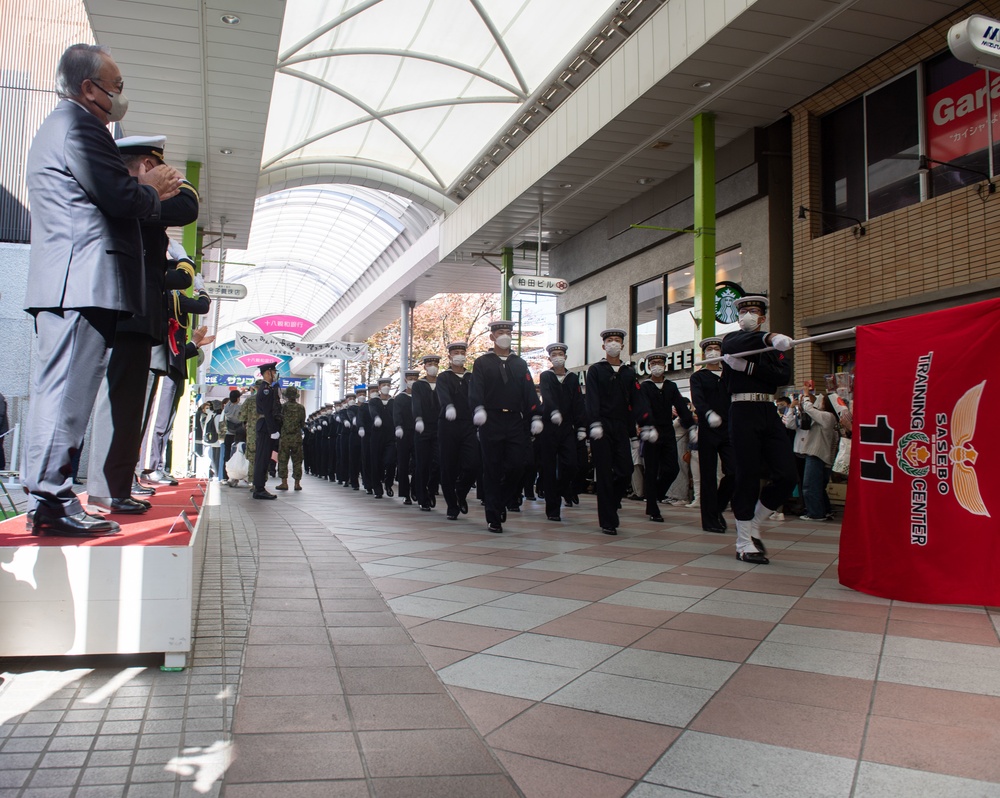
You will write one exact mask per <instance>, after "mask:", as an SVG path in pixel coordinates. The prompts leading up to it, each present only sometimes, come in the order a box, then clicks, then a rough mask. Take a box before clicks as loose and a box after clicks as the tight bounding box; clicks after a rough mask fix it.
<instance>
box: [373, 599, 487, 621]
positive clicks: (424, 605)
mask: <svg viewBox="0 0 1000 798" xmlns="http://www.w3.org/2000/svg"><path fill="white" fill-rule="evenodd" d="M386 603H387V604H388V605H389V608H390V609H391V610H392V611H393V612H395V613H396V614H398V615H413V616H415V617H417V618H431V619H436V618H444V617H445V616H448V615H454V614H455V613H456V612H461V611H462V610H467V609H470V608H471V607H475V606H476V602H464V603H462V602H458V601H445V600H443V599H436V598H422V597H419V596H413V595H410V596H399V597H398V598H393V599H389V601H387V602H386Z"/></svg>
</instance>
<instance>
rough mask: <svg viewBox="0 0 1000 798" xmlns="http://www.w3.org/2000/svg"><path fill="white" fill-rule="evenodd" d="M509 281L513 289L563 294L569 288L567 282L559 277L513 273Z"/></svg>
mask: <svg viewBox="0 0 1000 798" xmlns="http://www.w3.org/2000/svg"><path fill="white" fill-rule="evenodd" d="M509 283H510V287H511V288H513V289H514V290H515V291H534V292H535V293H541V294H565V293H566V291H567V290H568V289H569V283H568V282H567V281H566V280H563V279H562V278H561V277H535V276H534V275H527V274H515V275H514V276H513V277H511V278H510V280H509Z"/></svg>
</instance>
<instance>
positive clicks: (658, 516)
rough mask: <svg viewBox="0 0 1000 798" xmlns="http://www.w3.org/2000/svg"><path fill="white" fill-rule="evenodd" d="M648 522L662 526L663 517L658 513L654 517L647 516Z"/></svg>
mask: <svg viewBox="0 0 1000 798" xmlns="http://www.w3.org/2000/svg"><path fill="white" fill-rule="evenodd" d="M649 520H650V521H656V523H658V524H662V523H663V516H662V515H660V514H659V513H657V514H656V515H651V516H649Z"/></svg>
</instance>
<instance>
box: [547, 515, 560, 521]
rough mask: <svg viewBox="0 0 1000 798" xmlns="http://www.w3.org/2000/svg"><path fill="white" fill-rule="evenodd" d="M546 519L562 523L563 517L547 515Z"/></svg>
mask: <svg viewBox="0 0 1000 798" xmlns="http://www.w3.org/2000/svg"><path fill="white" fill-rule="evenodd" d="M545 517H546V518H548V519H549V520H550V521H562V516H561V515H547V516H545Z"/></svg>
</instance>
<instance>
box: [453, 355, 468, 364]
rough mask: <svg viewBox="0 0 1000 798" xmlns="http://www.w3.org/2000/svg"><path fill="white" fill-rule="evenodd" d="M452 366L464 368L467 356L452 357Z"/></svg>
mask: <svg viewBox="0 0 1000 798" xmlns="http://www.w3.org/2000/svg"><path fill="white" fill-rule="evenodd" d="M451 364H452V365H453V366H464V365H465V355H452V356H451Z"/></svg>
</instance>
